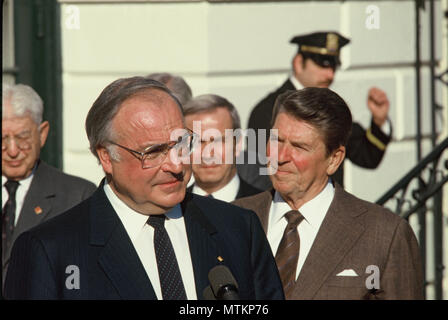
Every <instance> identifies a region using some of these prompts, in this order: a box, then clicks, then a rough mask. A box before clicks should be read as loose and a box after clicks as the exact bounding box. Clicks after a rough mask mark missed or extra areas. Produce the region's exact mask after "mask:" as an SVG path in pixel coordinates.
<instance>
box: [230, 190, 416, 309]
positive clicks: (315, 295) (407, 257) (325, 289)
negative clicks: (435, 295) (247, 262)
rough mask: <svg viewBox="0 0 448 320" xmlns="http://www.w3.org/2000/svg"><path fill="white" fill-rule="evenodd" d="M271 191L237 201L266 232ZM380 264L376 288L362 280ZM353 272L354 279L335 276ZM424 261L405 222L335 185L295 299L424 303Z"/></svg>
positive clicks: (307, 259)
mask: <svg viewBox="0 0 448 320" xmlns="http://www.w3.org/2000/svg"><path fill="white" fill-rule="evenodd" d="M272 197H273V190H271V191H265V192H263V193H260V194H257V195H255V196H252V197H248V198H243V199H239V200H236V201H235V204H236V205H239V206H241V207H243V208H248V209H251V210H254V211H255V212H256V213H257V215H258V217H259V218H260V220H261V224H262V225H263V228H264V230H265V231H266V230H267V228H268V221H269V210H270V207H271V202H272ZM370 265H375V266H378V268H379V276H380V288H379V290H378V291H376V292H374V290H370V291H369V290H368V289H367V287H366V280H367V277H368V276H369V275H371V273H372V271H369V272H368V273H366V272H367V271H366V269H367V267H368V266H370ZM346 269H353V270H354V271H355V272H356V273H357V274H358V276H357V277H349V276H337V274H338V273H340V272H342V271H344V270H346ZM423 288H424V287H423V272H422V260H421V258H420V252H419V248H418V244H417V240H416V238H415V235H414V232H413V231H412V229H411V227H410V226H409V224H408V223H407V222H406V221H405V220H404V219H402V218H400V217H398V216H397V215H395V214H393V213H392V212H390V211H389V210H387V209H385V208H383V207H380V206H378V205H376V204H372V203H369V202H367V201H363V200H360V199H358V198H356V197H354V196H353V195H351V194H349V193H347V192H345V191H344V190H343V189H342V187H341V186H339V185H338V184H336V190H335V196H334V199H333V202H332V203H331V205H330V208H329V209H328V212H327V214H326V216H325V218H324V221H323V222H322V225H321V227H320V229H319V232H318V234H317V236H316V238H315V240H314V243H313V245H312V247H311V250H310V252H309V254H308V256H307V258H306V260H305V264H304V265H303V267H302V270H301V272H300V275H299V277H298V279H297V282H296V285H295V289H294V293H293V294H294V299H332V300H334V299H423V290H424V289H423Z"/></svg>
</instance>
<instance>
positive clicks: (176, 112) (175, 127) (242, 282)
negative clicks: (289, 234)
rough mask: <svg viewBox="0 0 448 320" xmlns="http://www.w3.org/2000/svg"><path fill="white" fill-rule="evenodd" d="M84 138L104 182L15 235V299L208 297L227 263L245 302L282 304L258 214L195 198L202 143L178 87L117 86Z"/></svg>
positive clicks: (129, 81)
mask: <svg viewBox="0 0 448 320" xmlns="http://www.w3.org/2000/svg"><path fill="white" fill-rule="evenodd" d="M86 131H87V135H88V138H89V142H90V149H91V151H92V153H93V154H94V155H95V156H96V157H97V158H98V159H99V161H100V163H101V165H102V167H103V170H104V172H105V174H106V178H105V180H103V182H102V183H101V185H100V187H99V188H98V189H97V191H96V192H95V193H94V194H93V195H92V196H91V197H90V198H88V199H87V200H85V201H83V202H82V203H80V204H79V205H78V206H76V207H74V208H72V209H71V210H69V211H67V212H66V213H64V214H62V215H60V216H58V217H56V218H55V219H52V220H51V221H48V222H47V223H44V224H41V225H39V226H38V227H36V228H34V229H32V230H30V231H28V232H25V233H23V234H22V236H20V237H19V238H18V239H17V241H16V244H15V246H14V248H13V252H12V255H11V270H10V272H8V274H7V277H6V285H5V292H6V298H10V299H164V300H172V299H175V300H179V299H204V298H205V297H206V296H204V290H207V288H208V285H209V283H208V278H207V275H208V272H209V271H210V269H211V268H213V267H215V266H217V265H224V266H226V267H227V268H228V269H229V270H230V272H231V273H232V274H233V276H234V278H235V280H236V282H237V287H238V293H239V297H240V298H241V299H282V298H283V291H282V286H281V281H280V278H279V275H278V271H277V268H276V265H275V260H274V258H273V256H272V253H271V251H270V250H269V243H268V242H267V240H266V237H265V235H264V232H263V229H262V227H261V225H260V222H259V220H258V218H257V217H256V215H255V213H253V212H251V211H248V210H244V209H241V208H237V207H235V206H233V205H231V204H227V203H224V202H221V201H217V200H214V199H210V198H205V197H201V196H197V195H192V194H187V195H186V191H185V190H186V184H187V182H188V180H189V179H190V176H191V166H190V164H189V162H190V161H189V160H190V155H191V152H192V148H193V146H194V139H193V138H194V135H193V134H192V133H191V131H189V130H188V129H186V128H185V125H184V118H183V115H182V109H181V105H180V103H179V102H178V100H177V99H176V98H175V96H174V95H173V94H172V93H171V91H169V89H167V88H166V87H165V86H164V85H163V84H161V83H159V82H157V81H154V80H150V79H146V78H143V77H133V78H125V79H119V80H116V81H114V82H113V83H111V84H110V85H108V86H107V87H106V88H105V89H104V90H103V92H102V93H101V94H100V96H99V97H98V98H97V100H96V101H95V102H94V104H93V106H92V108H91V109H90V111H89V113H88V115H87V119H86ZM12 267H13V268H12ZM218 287H219V286H218ZM215 289H216V288H214V289H213V290H212V291H211V294H212V295H217V290H215ZM206 292H209V295H208V296H207V297H211V296H212V295H210V290H208V291H206Z"/></svg>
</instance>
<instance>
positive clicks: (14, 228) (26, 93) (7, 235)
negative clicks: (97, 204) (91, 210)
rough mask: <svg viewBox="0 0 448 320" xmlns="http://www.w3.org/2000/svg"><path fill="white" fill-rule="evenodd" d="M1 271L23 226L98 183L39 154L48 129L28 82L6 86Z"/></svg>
mask: <svg viewBox="0 0 448 320" xmlns="http://www.w3.org/2000/svg"><path fill="white" fill-rule="evenodd" d="M2 95H3V98H2V109H3V110H2V227H3V228H2V250H3V251H2V274H3V279H4V278H5V274H6V270H7V267H8V263H9V257H10V253H11V248H12V245H13V243H14V241H15V239H16V238H17V237H18V236H19V235H20V234H21V233H22V232H24V231H26V230H28V229H30V228H32V227H34V226H35V225H37V224H39V223H41V222H42V221H44V220H48V219H49V218H52V217H54V216H56V215H58V214H60V213H61V212H64V211H65V210H67V209H70V208H71V207H73V206H74V205H76V204H77V203H79V202H81V201H82V200H84V199H85V198H87V197H89V196H90V195H91V194H92V193H93V191H95V189H96V187H95V185H94V184H93V183H91V182H88V181H87V180H84V179H81V178H78V177H74V176H71V175H67V174H65V173H63V172H61V171H60V170H58V169H56V168H53V167H51V166H49V165H48V164H46V163H45V162H43V161H41V160H40V159H39V157H40V150H41V148H42V147H43V146H44V145H45V141H46V139H47V136H48V131H49V130H50V125H49V123H48V121H42V114H43V102H42V100H41V98H40V97H39V95H38V94H37V93H36V92H35V91H34V90H33V89H32V88H31V87H29V86H26V85H22V84H17V85H4V86H3V92H2Z"/></svg>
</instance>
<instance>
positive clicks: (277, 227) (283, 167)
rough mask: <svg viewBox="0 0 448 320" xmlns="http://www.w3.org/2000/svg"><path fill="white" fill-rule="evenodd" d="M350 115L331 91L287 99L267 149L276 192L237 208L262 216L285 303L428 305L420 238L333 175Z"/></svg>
mask: <svg viewBox="0 0 448 320" xmlns="http://www.w3.org/2000/svg"><path fill="white" fill-rule="evenodd" d="M351 121H352V118H351V114H350V110H349V108H348V106H347V105H346V103H345V102H344V100H343V99H342V98H341V97H339V96H338V95H337V94H336V93H334V92H333V91H331V90H329V89H327V88H305V89H302V90H290V91H286V92H284V93H282V94H281V95H280V96H279V97H278V98H277V100H276V102H275V107H274V113H273V125H272V127H273V129H276V130H278V134H276V135H275V136H272V137H271V139H272V140H270V141H269V142H268V145H269V144H270V143H271V141H273V140H274V139H275V140H277V141H278V150H276V149H273V150H271V149H270V148H268V153H269V154H268V156H269V159H270V160H271V162H270V167H273V169H276V170H275V171H276V172H275V173H274V174H273V175H271V176H270V178H271V180H272V184H273V186H274V189H272V190H269V191H265V192H263V193H260V194H257V195H255V196H252V197H248V198H242V199H238V200H236V201H235V204H237V205H240V206H242V207H243V208H247V209H251V210H253V211H255V212H256V213H257V214H258V217H259V218H260V221H261V223H262V225H263V227H264V230H265V232H266V234H267V237H268V240H269V243H270V245H271V249H272V252H273V253H275V259H276V262H277V266H278V269H279V272H280V277H281V278H282V283H283V288H284V291H285V296H286V299H318V300H319V299H330V300H335V299H422V298H423V290H424V289H423V288H424V286H423V271H422V260H421V257H420V250H419V248H418V244H417V240H416V238H415V235H414V232H413V230H412V229H411V227H410V226H409V224H408V223H407V221H406V220H404V219H403V218H401V217H399V216H397V215H395V214H394V213H392V212H390V211H389V210H387V209H385V208H383V207H380V206H378V205H376V204H372V203H369V202H367V201H363V200H360V199H358V198H356V197H354V196H353V195H351V194H349V193H348V192H346V191H344V189H343V188H342V187H341V186H340V185H339V184H338V183H337V182H335V181H334V180H333V179H332V178H331V176H332V175H333V174H334V173H335V172H336V170H337V169H338V167H339V166H340V165H341V164H342V162H343V160H344V157H345V153H346V147H345V146H346V144H347V141H348V140H349V137H350V128H351Z"/></svg>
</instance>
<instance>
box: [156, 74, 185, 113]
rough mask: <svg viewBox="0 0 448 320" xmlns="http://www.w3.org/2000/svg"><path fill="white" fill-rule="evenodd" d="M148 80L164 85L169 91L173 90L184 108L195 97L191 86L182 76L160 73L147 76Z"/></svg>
mask: <svg viewBox="0 0 448 320" xmlns="http://www.w3.org/2000/svg"><path fill="white" fill-rule="evenodd" d="M147 78H148V79H153V80H156V81H159V82H160V83H163V84H164V85H165V86H166V87H167V88H168V89H170V90H171V92H172V93H173V94H174V96H175V97H176V98H177V99H178V100H179V102H180V104H181V105H182V106H184V105H185V104H186V103H187V102H188V101H190V100H191V98H192V97H193V93H192V91H191V88H190V86H189V85H188V83H187V82H186V81H185V80H184V78H182V77H181V76H178V75H174V74H171V73H168V72H160V73H151V74H150V75H148V76H147Z"/></svg>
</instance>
